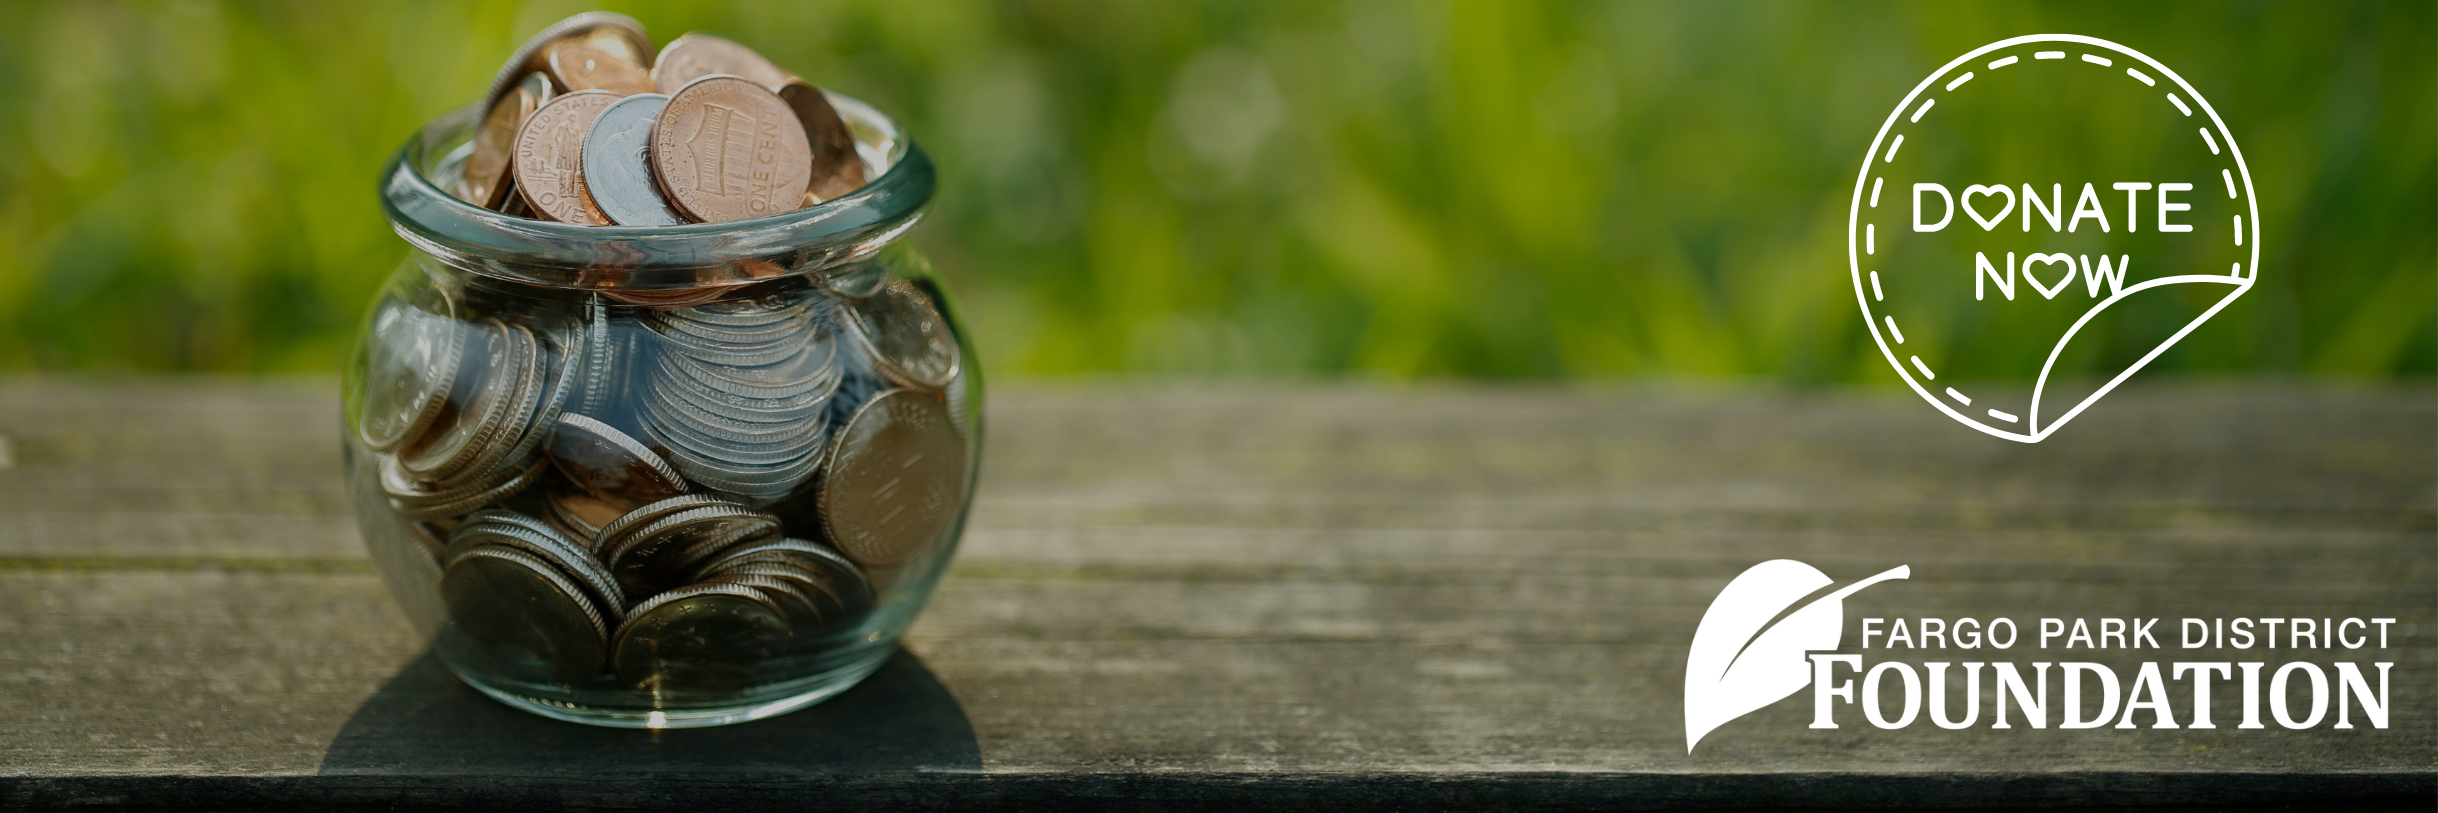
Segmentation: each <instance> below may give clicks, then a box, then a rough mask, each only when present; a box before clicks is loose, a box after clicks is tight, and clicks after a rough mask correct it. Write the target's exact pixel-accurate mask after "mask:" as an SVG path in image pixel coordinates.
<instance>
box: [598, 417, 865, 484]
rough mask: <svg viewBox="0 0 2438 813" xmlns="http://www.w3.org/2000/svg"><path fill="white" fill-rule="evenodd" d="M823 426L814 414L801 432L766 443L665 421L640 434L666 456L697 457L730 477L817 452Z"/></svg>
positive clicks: (718, 473)
mask: <svg viewBox="0 0 2438 813" xmlns="http://www.w3.org/2000/svg"><path fill="white" fill-rule="evenodd" d="M827 426H828V424H827V421H825V420H823V419H822V418H821V417H820V416H814V417H813V418H812V419H810V420H809V421H807V422H806V423H805V424H804V429H803V430H801V431H802V434H801V435H799V436H797V437H792V438H788V437H780V438H774V439H772V440H771V441H770V442H767V443H736V442H729V441H721V440H713V439H708V438H704V437H701V436H699V435H695V434H691V433H688V432H686V431H683V430H682V429H679V430H671V429H668V428H665V427H666V424H662V423H649V424H646V425H645V426H644V434H646V435H649V436H650V437H651V438H652V439H653V440H654V441H657V442H659V443H660V444H661V445H662V446H663V447H664V448H666V449H667V450H668V451H669V453H670V457H672V458H675V459H681V460H682V459H685V458H699V459H701V460H702V461H705V462H706V463H707V464H708V467H709V468H711V469H712V471H710V472H709V473H710V474H712V475H713V476H728V477H731V478H732V479H733V476H734V473H736V472H753V471H757V470H764V469H768V470H772V471H776V470H779V469H782V468H784V467H785V466H786V465H787V464H792V463H796V462H798V461H801V460H802V459H803V458H804V456H805V455H809V454H813V453H815V452H817V451H819V450H820V447H821V445H822V443H823V441H824V440H826V438H825V437H824V436H823V430H825V429H826V428H827ZM678 470H679V471H681V472H682V471H686V468H685V466H684V465H682V464H680V465H679V469H678ZM696 473H701V472H696ZM749 479H750V478H749Z"/></svg>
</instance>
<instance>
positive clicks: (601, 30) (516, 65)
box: [483, 11, 652, 110]
mask: <svg viewBox="0 0 2438 813" xmlns="http://www.w3.org/2000/svg"><path fill="white" fill-rule="evenodd" d="M565 40H582V41H585V42H589V43H592V44H593V45H594V46H595V47H598V48H601V49H604V50H608V51H611V52H612V53H617V54H622V55H625V57H626V59H627V61H629V62H633V63H635V64H637V65H649V64H651V63H652V37H651V35H650V34H646V33H644V30H643V23H639V22H636V21H635V18H633V17H629V16H626V15H624V14H619V13H616V12H610V11H587V12H584V13H582V14H578V15H576V16H573V17H569V18H567V19H564V20H560V21H558V22H555V23H551V24H550V26H549V27H547V28H544V29H542V30H541V31H540V32H537V33H535V34H534V35H533V36H532V37H531V38H530V39H527V40H525V44H523V45H519V46H517V48H516V52H515V53H514V54H510V55H509V56H508V61H507V62H506V63H504V64H502V65H500V69H499V75H498V76H497V77H496V78H494V79H492V80H491V90H490V92H488V93H485V94H483V105H484V108H483V109H485V110H488V109H490V105H491V104H492V103H495V102H497V101H499V98H500V97H501V96H502V95H505V94H506V93H507V92H508V88H509V87H510V86H511V85H512V84H513V83H515V82H516V81H517V78H518V77H521V76H524V75H525V74H528V73H532V72H535V71H544V70H548V69H549V64H548V62H549V61H548V60H547V59H544V58H543V52H544V51H546V50H548V49H549V47H550V46H551V45H552V44H555V43H558V42H561V41H565ZM562 90H564V89H563V88H562Z"/></svg>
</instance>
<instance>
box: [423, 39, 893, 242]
mask: <svg viewBox="0 0 2438 813" xmlns="http://www.w3.org/2000/svg"><path fill="white" fill-rule="evenodd" d="M866 180H867V178H866V173H865V167H864V164H863V162H862V160H861V159H860V158H859V157H858V156H857V155H856V152H855V142H854V138H853V136H852V134H851V133H850V132H849V131H848V130H847V125H846V121H845V120H844V119H842V118H840V117H839V116H838V111H837V109H836V108H834V107H832V106H831V104H830V101H829V98H828V96H827V95H825V94H824V93H822V91H821V89H820V88H817V87H814V86H813V85H811V84H810V83H807V82H806V81H804V79H802V78H800V77H798V76H796V75H795V74H792V73H789V72H788V71H786V70H783V69H781V68H779V67H778V66H777V65H774V64H771V62H770V61H769V60H767V59H763V58H762V56H761V55H760V54H757V53H754V51H753V49H750V48H747V47H745V46H743V45H739V44H737V43H735V42H731V41H728V40H725V39H721V38H719V37H716V36H712V35H710V34H703V33H699V32H698V33H692V34H687V35H685V36H682V37H678V38H677V39H675V40H672V41H670V42H669V44H668V45H666V46H664V47H662V48H660V49H658V50H657V51H655V50H654V49H653V47H652V40H651V37H650V36H649V35H647V34H645V33H644V30H643V26H642V25H641V24H640V23H637V22H635V21H634V20H633V19H631V18H628V17H626V16H624V15H619V14H611V13H606V12H592V13H587V14H579V15H577V16H574V17H570V18H568V19H566V20H562V21H560V22H558V23H557V24H554V25H552V26H550V27H549V28H547V29H544V30H543V31H542V33H540V34H538V35H536V36H535V37H534V38H533V39H531V40H528V41H527V42H526V43H525V45H524V46H523V47H521V48H519V49H517V51H516V54H515V55H514V56H512V57H510V58H509V60H508V62H507V64H505V65H503V66H501V68H500V72H499V75H498V77H497V78H496V79H495V80H494V81H493V83H492V89H491V92H490V94H489V96H488V97H487V98H486V99H485V100H484V108H483V118H482V123H481V126H480V128H479V129H478V130H477V131H476V134H475V139H474V144H473V150H472V152H471V154H469V155H468V156H467V157H466V160H465V164H464V168H463V170H462V173H461V177H460V178H459V179H458V184H457V189H456V192H457V195H458V196H459V197H461V198H463V199H465V200H466V201H468V202H471V203H473V204H475V205H477V206H482V207H484V208H489V209H496V210H499V211H502V212H506V213H509V214H515V215H521V216H525V217H534V218H540V219H546V220H555V221H559V222H563V223H575V224H580V225H586V226H610V225H617V226H671V225H677V224H680V223H718V222H726V221H732V220H745V219H748V218H755V217H765V216H769V215H775V214H780V213H784V212H788V211H792V210H795V209H798V208H801V207H804V206H811V205H814V204H818V203H821V202H822V201H826V200H831V199H835V198H838V197H840V196H844V195H847V194H849V193H852V192H853V191H855V190H856V189H857V188H859V187H862V186H863V185H864V183H865V181H866Z"/></svg>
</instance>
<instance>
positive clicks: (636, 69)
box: [542, 38, 652, 96]
mask: <svg viewBox="0 0 2438 813" xmlns="http://www.w3.org/2000/svg"><path fill="white" fill-rule="evenodd" d="M616 41H617V40H614V39H613V40H610V41H609V42H616ZM606 44H609V43H606V42H602V41H597V40H595V39H588V38H575V39H565V40H560V41H558V42H554V43H551V44H550V45H549V46H548V47H545V48H543V49H542V63H543V64H544V65H547V66H549V69H550V76H551V78H553V79H557V80H558V82H559V87H561V88H565V89H566V90H568V91H571V92H572V91H579V90H606V91H609V92H611V93H615V94H618V95H620V96H632V95H634V94H637V93H650V92H652V72H651V71H650V70H649V69H647V68H645V67H644V66H643V63H642V62H640V61H637V60H636V59H635V58H634V55H633V53H632V52H631V51H630V50H628V49H626V48H619V47H603V46H604V45H606Z"/></svg>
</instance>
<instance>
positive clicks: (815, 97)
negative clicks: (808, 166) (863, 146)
mask: <svg viewBox="0 0 2438 813" xmlns="http://www.w3.org/2000/svg"><path fill="white" fill-rule="evenodd" d="M779 101H782V102H786V103H787V109H789V110H791V111H794V112H795V114H796V122H797V123H798V124H802V125H804V137H805V138H806V140H808V141H810V142H812V145H813V185H812V190H811V191H809V192H807V193H806V197H805V200H804V205H807V206H810V205H812V204H815V203H820V202H821V201H825V200H837V199H838V198H841V197H845V196H846V195H847V194H848V193H850V192H854V191H855V190H857V189H861V188H863V185H864V169H863V159H862V158H861V157H859V156H857V155H856V154H855V135H854V134H853V133H851V132H848V131H847V122H846V120H845V119H842V118H839V117H838V109H837V108H835V107H831V106H830V97H829V95H828V94H825V93H822V92H821V89H820V88H817V87H814V86H813V85H812V83H810V82H806V81H804V80H802V79H793V78H791V79H789V80H788V82H787V83H786V84H784V85H781V86H779Z"/></svg>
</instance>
